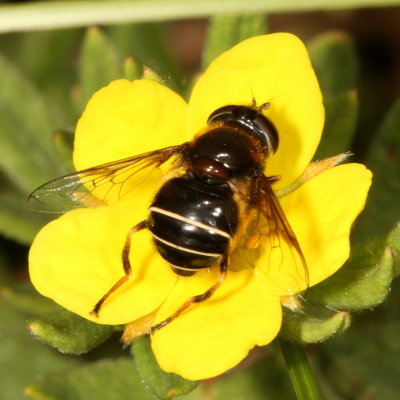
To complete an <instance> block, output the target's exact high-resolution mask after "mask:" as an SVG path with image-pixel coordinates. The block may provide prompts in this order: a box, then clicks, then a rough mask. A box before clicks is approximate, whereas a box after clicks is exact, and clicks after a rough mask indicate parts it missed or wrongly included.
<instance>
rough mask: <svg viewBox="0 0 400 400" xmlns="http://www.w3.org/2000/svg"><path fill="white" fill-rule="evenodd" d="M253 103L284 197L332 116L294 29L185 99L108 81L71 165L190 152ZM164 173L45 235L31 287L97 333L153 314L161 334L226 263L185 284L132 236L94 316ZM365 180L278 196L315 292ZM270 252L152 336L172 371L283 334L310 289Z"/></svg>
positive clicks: (337, 174)
mask: <svg viewBox="0 0 400 400" xmlns="http://www.w3.org/2000/svg"><path fill="white" fill-rule="evenodd" d="M253 99H255V100H256V103H257V104H258V105H260V104H263V103H265V102H268V101H269V102H270V103H271V107H270V109H268V110H266V111H264V112H265V114H266V115H267V117H268V118H269V119H270V120H271V121H272V122H273V123H274V125H275V126H276V128H277V130H278V132H279V138H280V145H279V149H278V151H277V152H276V154H275V155H273V156H271V157H270V159H269V160H268V161H267V166H266V171H265V173H266V175H280V176H281V179H280V180H279V181H278V182H277V183H276V184H274V186H273V188H274V190H280V189H282V188H285V187H287V186H288V185H289V184H291V183H293V182H294V181H295V180H296V179H297V178H298V177H299V176H301V174H302V173H303V172H304V170H305V169H306V167H307V166H308V165H309V163H310V161H311V159H312V157H313V154H314V152H315V150H316V148H317V146H318V143H319V140H320V136H321V131H322V127H323V121H324V110H323V105H322V97H321V93H320V89H319V86H318V83H317V80H316V77H315V74H314V72H313V70H312V67H311V63H310V60H309V58H308V55H307V52H306V49H305V47H304V45H303V44H302V42H301V41H300V40H299V39H298V38H296V37H295V36H293V35H290V34H287V33H278V34H271V35H266V36H259V37H254V38H251V39H248V40H246V41H244V42H242V43H240V44H238V45H237V46H235V47H234V48H232V49H231V50H229V51H227V52H226V53H224V54H222V55H221V56H220V57H218V58H217V59H216V60H215V61H214V62H213V63H212V64H211V65H210V67H209V68H208V69H207V71H206V72H205V73H204V74H203V75H202V76H201V77H200V78H199V80H198V82H197V83H196V85H195V87H194V89H193V92H192V95H191V98H190V101H189V103H188V104H187V103H186V102H185V101H184V100H183V99H182V98H181V97H179V96H178V95H177V94H175V93H174V92H172V91H171V90H170V89H168V88H166V87H165V86H162V85H160V84H158V83H156V82H153V81H150V80H138V81H133V82H129V81H127V80H117V81H114V82H112V83H110V84H109V85H108V86H107V87H105V88H103V89H101V90H99V91H98V92H97V93H96V94H95V95H94V96H93V98H92V99H91V100H90V102H89V103H88V105H87V108H86V110H85V112H84V113H83V115H82V117H81V119H80V120H79V123H78V126H77V129H76V139H75V149H74V163H75V167H76V168H77V169H78V170H79V169H84V168H88V167H91V166H95V165H99V164H102V163H105V162H109V161H114V160H117V159H121V158H124V157H129V156H132V155H134V154H139V153H143V152H146V151H150V150H154V149H157V148H162V147H166V146H169V145H175V144H180V143H183V142H185V141H187V140H190V139H191V138H192V137H193V136H194V135H195V134H196V133H197V132H199V131H200V130H201V129H203V128H204V127H205V126H206V121H207V118H208V116H209V115H210V114H211V113H212V112H213V111H214V110H216V109H218V108H220V107H222V106H224V105H228V104H235V105H247V106H249V105H251V104H252V101H253ZM165 171H166V169H164V172H163V173H165ZM163 173H162V172H160V173H152V174H151V175H150V176H148V177H147V179H146V180H145V182H144V183H143V184H141V185H140V186H139V187H138V188H137V189H135V188H133V190H131V191H130V192H128V193H127V195H126V196H125V197H124V199H125V200H124V201H123V202H122V203H120V204H118V205H116V206H105V207H99V208H96V209H77V210H74V211H71V212H68V213H67V214H65V215H63V216H61V217H60V218H59V219H57V220H55V221H53V222H51V223H50V224H48V225H47V226H46V227H44V228H43V229H42V230H41V232H40V233H39V234H38V236H37V237H36V239H35V241H34V243H33V245H32V249H31V252H30V274H31V279H32V282H33V284H34V285H35V286H36V288H37V289H38V291H39V292H41V293H42V294H43V295H45V296H48V297H50V298H52V299H53V300H54V301H56V302H57V303H59V304H61V305H62V306H64V307H65V308H67V309H69V310H71V311H73V312H75V313H77V314H79V315H81V316H82V317H85V318H88V319H91V320H94V321H97V322H99V323H102V324H125V323H129V322H131V321H134V320H136V319H138V318H141V317H144V316H146V315H148V314H151V313H155V314H154V315H155V319H154V322H153V325H154V324H156V323H159V322H161V321H163V320H164V319H165V318H167V317H169V316H170V315H171V314H172V313H173V312H174V311H175V310H176V309H177V308H178V307H179V306H181V305H182V303H183V302H184V301H185V300H187V299H188V298H189V297H191V296H193V295H196V294H200V293H203V292H204V291H205V290H207V289H208V288H209V287H210V286H212V284H213V283H215V282H216V280H217V279H218V273H219V272H218V268H215V269H214V268H211V269H210V270H204V271H201V272H199V273H197V274H195V275H194V276H192V277H179V276H177V275H176V274H175V273H173V272H172V271H171V269H170V268H169V266H168V264H167V263H166V262H165V261H164V260H163V259H162V258H161V256H160V255H159V254H158V253H157V252H156V251H155V247H154V245H153V244H152V240H151V234H150V233H149V232H148V231H146V230H144V231H140V232H138V233H136V234H135V235H134V236H133V238H132V249H131V253H130V261H131V264H132V268H133V276H132V277H131V278H130V280H129V281H128V282H127V283H126V284H124V285H123V286H122V287H121V288H119V289H118V290H117V291H116V292H114V293H113V294H112V295H111V296H110V297H109V299H108V300H107V301H106V302H105V304H104V306H103V307H102V309H101V311H100V315H99V317H98V318H96V317H92V316H90V315H89V312H90V311H91V310H92V309H93V306H94V304H95V303H96V302H97V301H98V300H99V299H100V298H101V297H102V296H103V295H104V294H105V293H106V292H107V291H108V290H109V289H110V287H111V286H112V285H113V284H114V283H115V282H116V281H117V280H118V279H119V278H120V277H121V276H122V275H123V269H122V262H121V250H122V248H123V245H124V241H125V237H126V235H127V233H128V231H129V229H130V227H132V226H133V225H135V224H137V223H138V222H140V221H142V220H144V219H146V218H147V216H148V210H147V209H148V206H149V204H150V202H151V200H152V197H153V196H154V194H155V192H156V191H157V188H158V187H159V185H160V178H161V177H162V174H163ZM370 183H371V173H370V172H369V171H368V170H367V169H366V168H365V167H364V166H362V165H359V164H346V165H341V166H338V167H335V168H332V169H329V170H326V171H325V172H322V173H321V174H319V175H318V176H316V177H315V178H313V179H311V180H309V181H307V182H306V183H304V184H303V185H302V186H300V187H299V188H297V189H296V190H295V191H293V192H291V193H289V194H288V195H287V196H285V197H283V198H282V199H281V200H280V202H281V206H282V208H283V210H284V212H285V214H286V216H287V218H288V220H289V222H290V224H291V226H292V228H293V230H294V232H295V234H296V236H297V238H298V240H299V243H300V245H301V248H302V251H303V253H304V256H305V258H306V260H307V265H308V270H309V282H308V285H315V284H316V283H318V282H320V281H321V280H323V279H326V278H327V277H328V276H330V275H331V274H333V273H334V272H335V271H336V270H337V269H338V268H339V267H340V266H341V265H342V264H343V263H344V261H345V260H346V259H347V257H348V254H349V231H350V227H351V225H352V223H353V221H354V219H355V218H356V216H357V215H358V214H359V212H360V211H361V210H362V208H363V207H364V203H365V199H366V195H367V191H368V188H369V186H370ZM267 239H268V238H267ZM269 246H270V243H269V241H268V240H264V241H262V242H261V244H260V245H259V247H258V249H256V251H253V252H251V250H248V252H249V254H251V255H252V257H248V258H247V261H246V257H242V256H239V255H237V254H233V255H232V257H231V265H230V268H229V271H228V276H227V279H226V281H225V282H224V283H223V285H222V286H221V287H220V288H219V289H218V290H217V291H216V292H215V294H214V295H213V296H212V297H211V298H210V299H208V300H207V301H204V302H202V303H199V304H196V305H193V306H192V307H190V308H189V309H188V310H186V311H185V312H183V313H182V314H181V315H180V316H179V317H178V318H176V319H175V320H174V321H173V322H171V323H170V324H169V325H167V326H166V327H164V328H162V329H160V330H159V331H156V332H155V334H154V335H153V336H152V348H153V351H154V353H155V356H156V358H157V360H158V362H159V364H160V366H161V367H162V368H163V369H164V370H165V371H169V372H175V373H177V374H180V375H182V376H183V377H186V378H188V379H192V380H197V379H205V378H209V377H212V376H215V375H218V374H221V373H223V372H224V371H226V370H228V369H229V368H231V367H233V366H235V365H236V364H237V363H238V362H240V361H241V360H242V359H243V358H244V357H245V356H246V355H247V354H248V352H249V350H250V349H252V348H253V347H254V346H262V345H265V344H267V343H269V342H271V340H273V339H274V338H275V337H276V335H277V334H278V332H279V329H280V326H281V318H282V310H281V308H282V306H281V297H282V296H287V295H288V294H292V293H295V292H298V291H300V290H303V289H305V288H306V286H307V283H305V282H304V280H302V279H301V276H300V275H301V274H300V273H299V272H298V270H296V268H297V269H298V265H296V264H295V263H293V258H292V257H290V256H287V254H286V256H285V252H286V250H285V249H284V248H283V247H284V246H283V247H282V251H281V252H280V260H277V259H276V257H271V252H270V248H269ZM238 254H239V253H238ZM255 254H256V256H255ZM249 260H251V262H250V264H251V265H249ZM242 262H243V264H242Z"/></svg>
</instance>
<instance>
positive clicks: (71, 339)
mask: <svg viewBox="0 0 400 400" xmlns="http://www.w3.org/2000/svg"><path fill="white" fill-rule="evenodd" d="M28 328H29V330H30V331H31V333H33V334H34V335H35V336H37V337H38V338H39V339H40V340H42V341H44V342H46V343H48V344H49V345H50V346H53V347H55V348H57V349H58V350H59V351H61V352H63V353H68V354H82V353H87V352H88V351H89V350H92V349H94V348H95V347H97V346H99V345H100V344H101V343H103V342H104V341H106V340H107V339H108V338H109V337H110V336H111V334H112V332H113V331H114V328H113V327H112V326H108V325H100V324H96V323H94V322H91V321H89V320H87V319H85V318H82V317H80V316H78V315H76V314H74V313H72V312H70V311H67V310H65V309H63V308H61V307H60V308H59V309H58V310H57V311H53V312H50V313H48V314H46V315H42V316H40V317H36V318H32V319H31V320H29V321H28Z"/></svg>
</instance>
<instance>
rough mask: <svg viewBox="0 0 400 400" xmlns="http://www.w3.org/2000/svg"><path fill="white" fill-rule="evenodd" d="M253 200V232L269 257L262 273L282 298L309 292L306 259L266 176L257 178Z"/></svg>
mask: <svg viewBox="0 0 400 400" xmlns="http://www.w3.org/2000/svg"><path fill="white" fill-rule="evenodd" d="M253 196H254V201H255V202H256V203H255V204H256V207H257V208H258V211H257V213H256V215H257V217H256V218H257V221H256V223H255V224H254V225H255V229H254V231H253V232H255V234H256V235H258V238H257V239H256V240H257V242H259V243H261V244H262V247H263V251H264V252H265V254H267V256H266V257H264V259H263V262H264V265H262V266H261V269H262V270H263V271H264V272H265V273H266V275H267V277H268V279H270V281H271V284H272V285H273V286H274V287H275V288H276V289H277V292H279V293H280V294H282V293H285V294H288V295H289V294H292V293H295V292H299V291H302V290H305V289H307V288H308V286H309V273H308V268H307V263H306V259H305V257H304V254H303V252H302V250H301V247H300V244H299V241H298V240H297V238H296V235H295V233H294V232H293V229H292V228H291V226H290V224H289V221H288V220H287V218H286V216H285V213H284V212H283V210H282V208H281V205H280V204H279V200H278V199H277V197H276V195H275V193H274V191H273V190H272V188H271V181H270V180H269V179H268V178H267V177H265V176H264V175H262V176H260V177H257V178H256V181H255V184H254V189H253Z"/></svg>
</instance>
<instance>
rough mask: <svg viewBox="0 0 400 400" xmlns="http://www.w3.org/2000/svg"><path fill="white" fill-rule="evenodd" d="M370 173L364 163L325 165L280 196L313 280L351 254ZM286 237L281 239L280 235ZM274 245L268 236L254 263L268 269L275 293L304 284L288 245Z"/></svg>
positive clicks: (294, 288)
mask: <svg viewBox="0 0 400 400" xmlns="http://www.w3.org/2000/svg"><path fill="white" fill-rule="evenodd" d="M371 178H372V174H371V172H370V171H369V170H367V169H366V168H365V167H364V166H363V165H361V164H345V165H340V166H337V167H335V168H332V169H330V170H327V171H325V172H323V173H321V174H320V175H318V176H316V177H315V178H313V179H311V180H310V181H308V182H307V183H305V184H304V185H303V186H301V187H300V188H299V189H297V190H296V191H294V192H292V193H290V194H289V195H287V196H286V197H284V198H282V199H281V200H280V203H281V206H282V208H283V210H284V212H285V215H286V217H287V218H288V220H289V222H290V225H291V227H292V229H293V231H294V233H295V234H296V237H297V239H298V241H299V243H300V246H301V248H302V251H303V254H304V256H305V258H306V261H307V266H308V272H309V286H312V285H315V284H317V283H318V282H320V281H322V280H324V279H326V278H328V277H329V276H330V275H332V274H333V273H334V272H336V271H337V270H338V269H339V268H340V267H341V266H342V265H343V263H344V262H345V261H346V259H347V258H348V256H349V251H350V242H349V235H350V229H351V226H352V224H353V222H354V220H355V218H356V217H357V215H358V214H359V213H360V212H361V210H362V209H363V208H364V205H365V201H366V197H367V193H368V189H369V187H370V185H371ZM281 241H282V239H281ZM282 249H283V250H282V251H275V252H272V255H271V251H270V247H269V242H268V238H267V239H266V240H264V242H263V247H262V250H261V253H262V255H261V257H260V258H259V259H258V260H257V264H256V267H257V268H258V269H259V270H261V271H262V272H263V273H265V275H266V277H267V280H268V281H269V284H270V286H271V288H272V290H273V292H274V293H279V294H281V295H287V294H291V293H293V292H298V291H299V290H302V289H303V290H304V289H305V288H306V284H304V282H302V281H301V279H300V278H299V277H300V276H301V274H302V266H301V264H300V263H299V262H297V263H293V257H292V256H291V253H290V251H288V248H287V247H285V246H284V245H283V246H282Z"/></svg>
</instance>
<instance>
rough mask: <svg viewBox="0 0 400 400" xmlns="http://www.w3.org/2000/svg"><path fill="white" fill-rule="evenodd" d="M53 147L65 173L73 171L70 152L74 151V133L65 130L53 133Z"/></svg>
mask: <svg viewBox="0 0 400 400" xmlns="http://www.w3.org/2000/svg"><path fill="white" fill-rule="evenodd" d="M53 139H54V145H55V148H56V151H57V154H58V157H59V159H60V161H62V162H63V164H64V165H65V168H66V170H67V171H73V170H74V169H75V168H74V164H73V162H72V152H73V149H74V133H73V132H71V131H67V130H58V131H56V132H54V133H53Z"/></svg>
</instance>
